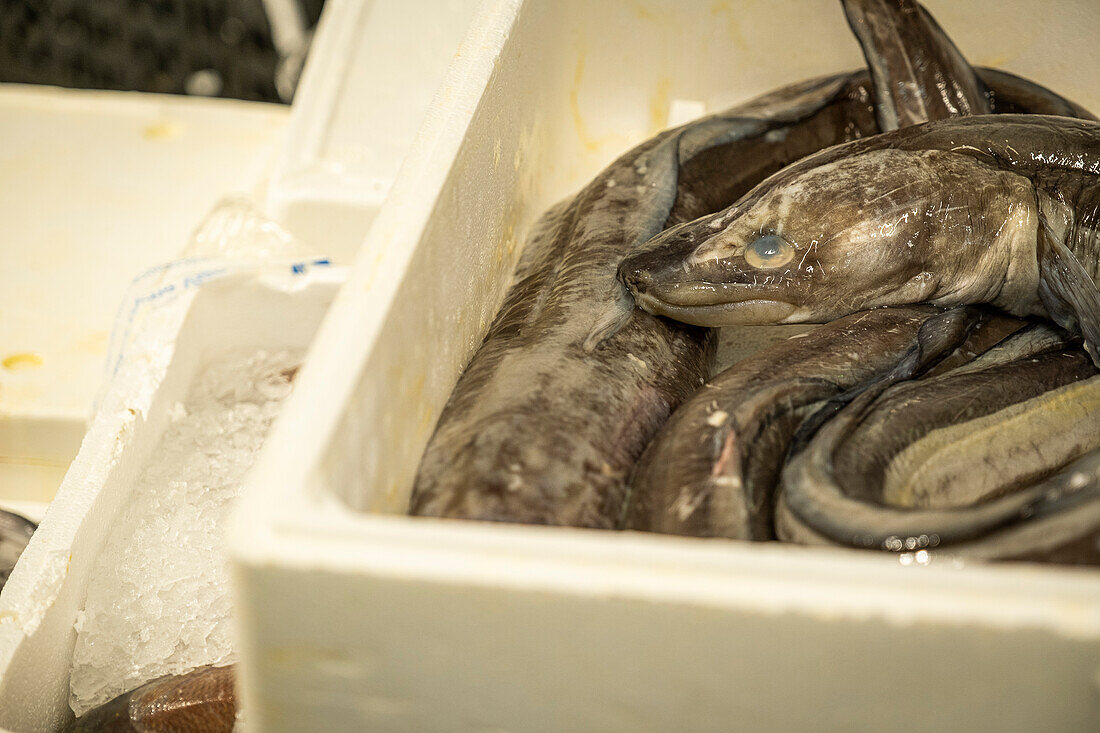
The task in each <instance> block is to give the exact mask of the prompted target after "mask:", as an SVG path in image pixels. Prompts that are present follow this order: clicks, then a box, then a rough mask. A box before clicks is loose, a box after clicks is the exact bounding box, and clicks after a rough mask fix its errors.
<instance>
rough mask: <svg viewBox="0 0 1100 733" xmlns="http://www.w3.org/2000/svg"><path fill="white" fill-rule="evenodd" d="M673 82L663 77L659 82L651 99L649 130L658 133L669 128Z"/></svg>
mask: <svg viewBox="0 0 1100 733" xmlns="http://www.w3.org/2000/svg"><path fill="white" fill-rule="evenodd" d="M671 89H672V80H671V79H669V78H668V77H667V76H662V77H661V78H660V79H658V80H657V87H656V89H654V90H653V96H652V97H650V98H649V129H650V130H652V131H654V132H658V131H660V130H663V129H665V128H666V127H668V109H669V101H670V95H669V91H670V90H671Z"/></svg>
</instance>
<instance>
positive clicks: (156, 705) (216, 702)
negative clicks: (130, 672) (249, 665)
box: [68, 665, 237, 733]
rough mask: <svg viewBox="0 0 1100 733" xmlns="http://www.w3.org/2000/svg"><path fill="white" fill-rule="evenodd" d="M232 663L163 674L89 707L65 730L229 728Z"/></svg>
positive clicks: (143, 732) (218, 732) (233, 704)
mask: <svg viewBox="0 0 1100 733" xmlns="http://www.w3.org/2000/svg"><path fill="white" fill-rule="evenodd" d="M235 675H236V666H235V665H229V666H225V667H200V668H199V669H196V670H194V671H192V672H188V673H186V674H181V675H168V676H166V677H161V678H160V679H156V680H153V681H152V682H148V683H146V684H144V685H142V686H141V687H138V688H136V689H133V690H131V691H130V692H127V693H125V694H122V695H119V696H118V697H116V698H115V699H113V700H110V701H108V702H106V703H104V704H102V705H100V706H99V707H97V708H94V709H92V710H89V711H88V712H86V713H84V715H81V716H80V717H79V718H77V719H76V721H75V722H73V723H72V725H71V726H70V727H69V728H68V731H69V732H70V733H154V731H172V733H231V731H232V730H233V725H234V723H235V722H236V715H237V697H236V690H235V687H234V676H235Z"/></svg>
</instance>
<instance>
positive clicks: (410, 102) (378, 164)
mask: <svg viewBox="0 0 1100 733" xmlns="http://www.w3.org/2000/svg"><path fill="white" fill-rule="evenodd" d="M477 6H478V3H477V0H329V2H328V3H327V4H326V6H325V11H324V13H323V14H322V15H321V20H320V23H319V24H318V27H317V31H316V33H315V35H314V39H313V43H312V46H311V48H310V51H309V56H308V59H307V61H306V66H305V69H304V70H303V74H302V81H301V84H300V86H299V87H298V90H297V92H296V93H295V97H294V109H293V113H292V115H291V121H290V129H289V130H288V133H287V139H286V144H285V148H284V151H283V154H282V155H281V156H280V158H279V161H278V163H277V164H276V169H275V171H274V173H273V175H272V177H271V181H270V183H269V186H268V194H267V208H268V210H269V212H270V213H271V214H272V216H274V217H275V218H276V219H278V220H279V222H280V223H281V224H282V225H283V227H285V228H286V229H287V230H288V231H289V232H290V233H291V234H293V235H294V236H295V237H297V238H298V239H299V240H300V241H301V242H303V243H305V244H306V245H309V246H312V247H314V248H315V249H316V250H317V251H318V252H323V253H324V254H325V255H326V256H327V257H329V258H331V259H332V260H333V261H335V262H340V263H345V262H350V261H351V260H352V259H353V257H354V256H355V252H356V251H357V249H358V247H359V245H360V244H361V243H362V241H363V236H364V235H365V234H366V232H367V229H368V228H369V227H370V223H371V221H372V220H373V219H374V216H375V215H376V214H377V212H378V209H379V207H380V206H381V205H382V201H383V200H385V197H386V194H387V193H388V192H389V190H390V186H392V185H393V181H394V178H396V177H397V171H398V169H399V168H400V167H401V161H402V160H404V158H405V153H406V152H408V149H409V147H410V146H411V145H412V143H413V138H414V137H415V136H416V131H417V129H418V128H419V127H420V122H421V120H422V119H423V117H424V114H425V112H427V110H428V106H429V104H430V103H431V101H432V97H433V95H434V94H435V91H436V89H437V88H438V87H439V85H440V83H441V82H442V81H443V76H444V74H445V73H446V71H447V68H448V65H449V64H450V62H451V59H452V58H453V57H454V54H455V51H456V49H457V48H458V45H459V43H460V42H461V41H462V37H463V36H464V35H465V33H466V29H467V27H468V26H469V24H470V21H471V19H472V18H473V15H474V12H475V10H476V9H477Z"/></svg>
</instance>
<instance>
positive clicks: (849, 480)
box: [777, 326, 1100, 558]
mask: <svg viewBox="0 0 1100 733" xmlns="http://www.w3.org/2000/svg"><path fill="white" fill-rule="evenodd" d="M1096 374H1097V371H1096V368H1095V367H1094V366H1093V365H1092V363H1091V361H1090V360H1089V358H1088V357H1087V355H1086V354H1085V353H1084V352H1083V351H1082V350H1081V349H1080V348H1074V347H1071V346H1069V345H1068V344H1067V341H1066V337H1065V335H1061V336H1059V335H1057V334H1055V333H1054V332H1053V331H1051V330H1050V329H1049V328H1048V327H1046V326H1037V327H1031V328H1028V329H1025V330H1023V331H1021V332H1019V333H1018V334H1016V335H1014V336H1012V337H1011V338H1010V339H1008V340H1007V341H1006V342H1005V343H1004V344H1003V345H1001V346H998V347H996V348H995V349H993V350H992V351H990V352H988V353H987V354H985V355H983V356H982V357H979V358H978V359H977V360H975V361H974V362H972V363H971V364H968V365H966V366H964V367H961V368H958V369H955V370H952V371H950V372H947V373H941V374H938V375H936V376H931V377H927V378H925V379H922V380H918V381H915V382H906V383H902V384H898V385H895V386H893V387H891V388H890V389H889V390H887V391H885V392H884V393H882V394H881V396H880V395H878V394H870V393H868V394H865V395H861V396H860V397H859V398H857V400H856V401H854V402H853V403H852V404H851V405H849V406H848V407H847V408H845V409H844V410H843V411H842V412H841V413H840V414H839V415H838V416H837V417H836V418H834V419H833V420H832V421H830V422H829V423H828V424H826V425H825V426H824V427H823V428H822V429H821V430H820V432H819V433H818V434H817V435H816V436H815V437H814V438H813V440H812V441H810V443H809V445H808V446H807V447H806V449H805V450H803V451H802V452H800V453H798V454H797V455H795V456H794V457H793V458H792V459H791V461H790V462H789V464H788V465H787V467H786V468H785V469H784V471H783V475H782V479H781V488H780V497H779V503H778V508H777V528H778V532H779V535H780V538H781V539H785V540H787V541H792V542H803V543H806V542H809V543H813V544H819V543H825V544H839V545H842V546H851V547H866V548H880V549H886V550H892V551H904V550H914V549H928V550H930V549H933V548H939V551H940V552H955V553H963V554H966V555H968V556H974V557H978V556H981V557H987V558H989V557H998V556H1000V557H1007V556H1009V555H1010V554H1013V553H1016V554H1027V553H1028V552H1029V551H1030V550H1029V548H1028V547H1027V546H1024V545H1017V546H1015V548H1014V549H1013V546H1012V544H1011V543H1007V541H1002V540H1004V538H1005V537H1008V536H1016V537H1017V538H1018V539H1020V538H1022V537H1025V536H1027V535H1034V533H1033V532H1032V530H1030V529H1025V528H1022V527H1023V525H1022V524H1021V522H1022V520H1024V519H1027V518H1028V517H1034V516H1036V515H1037V514H1047V515H1052V513H1056V514H1058V516H1057V517H1054V518H1053V519H1051V518H1048V520H1047V521H1048V524H1049V523H1050V522H1055V523H1060V524H1061V525H1064V526H1073V527H1076V528H1077V529H1080V527H1081V526H1082V525H1083V526H1084V527H1085V529H1086V530H1088V529H1089V527H1094V526H1100V525H1091V524H1090V523H1091V522H1092V520H1091V519H1089V512H1095V507H1093V506H1092V505H1091V504H1086V505H1085V508H1084V509H1081V508H1080V507H1078V506H1076V505H1073V502H1079V501H1080V499H1081V497H1078V498H1076V499H1074V500H1073V502H1071V501H1070V500H1069V499H1068V497H1067V496H1066V495H1065V494H1064V492H1052V487H1053V485H1052V484H1051V483H1050V481H1051V480H1053V479H1051V480H1045V477H1046V476H1049V475H1050V474H1051V473H1053V472H1054V471H1057V470H1058V469H1059V468H1060V467H1061V464H1063V463H1065V462H1066V461H1069V460H1074V459H1075V457H1079V456H1081V455H1082V454H1084V453H1087V452H1088V451H1090V450H1094V449H1095V448H1097V447H1100V439H1098V438H1097V436H1098V435H1100V433H1096V431H1095V430H1094V429H1093V428H1090V427H1089V426H1088V425H1086V424H1084V423H1080V422H1078V423H1073V421H1072V420H1071V419H1070V418H1072V417H1073V415H1074V414H1075V413H1074V411H1075V410H1076V411H1077V412H1080V411H1081V410H1082V409H1084V408H1082V407H1080V405H1081V403H1079V402H1078V401H1077V399H1078V398H1077V395H1078V393H1080V394H1083V395H1092V397H1090V399H1100V377H1096ZM1066 390H1073V392H1072V394H1069V393H1067V392H1066ZM1082 390H1083V391H1082ZM1087 412H1088V411H1087V410H1086V413H1087ZM1063 413H1064V414H1065V415H1066V416H1067V417H1066V421H1067V424H1071V423H1073V424H1074V425H1076V426H1078V427H1072V428H1070V429H1067V431H1066V433H1065V434H1064V435H1063V434H1062V433H1061V432H1050V431H1044V432H1043V434H1042V435H1041V436H1040V437H1041V439H1040V440H1038V441H1034V440H1032V439H1029V438H1028V437H1027V435H1028V434H1027V433H1026V431H1027V430H1030V429H1033V428H1032V426H1033V425H1035V424H1037V423H1036V422H1035V421H1036V420H1047V421H1049V420H1050V419H1054V418H1053V416H1055V415H1056V414H1057V415H1059V416H1060V415H1062V414H1063ZM1071 413H1072V414H1071ZM1079 418H1080V416H1077V419H1078V420H1079ZM1058 419H1061V418H1060V417H1059V418H1058ZM1013 420H1015V422H1011V421H1013ZM960 421H961V422H960ZM1009 429H1011V430H1013V431H1014V432H1008V430H1009ZM991 430H992V431H993V432H995V433H996V435H997V436H999V437H997V438H995V439H993V438H991V439H988V440H986V439H984V437H983V436H986V435H987V434H989V433H990V431H991ZM1021 430H1023V431H1025V433H1024V434H1022V435H1021V434H1020V431H1021ZM1071 430H1073V431H1076V432H1075V433H1072V436H1071ZM997 431H999V432H997ZM1082 431H1083V432H1082ZM956 434H958V435H959V436H965V437H964V439H966V440H977V439H980V441H981V446H980V451H979V453H980V455H976V456H975V457H974V460H973V461H964V462H962V463H961V464H960V463H957V462H954V463H953V462H951V461H950V460H947V458H949V457H950V454H951V453H952V451H955V447H956V446H957V445H958V440H959V437H955V436H956ZM975 436H977V437H975ZM1073 436H1076V437H1073ZM1044 440H1045V441H1046V442H1047V443H1048V444H1049V447H1047V448H1041V447H1040V445H1039V444H1040V443H1042V441H1044ZM926 444H927V445H929V449H928V450H924V452H923V457H922V455H921V453H919V452H918V453H917V454H915V458H916V460H917V462H916V463H913V459H912V458H909V454H911V453H912V452H913V449H914V448H917V449H918V450H919V449H921V448H923V447H924V446H925V445H926ZM944 448H946V449H947V452H946V453H945V452H944ZM965 449H966V450H967V451H969V450H970V447H969V446H965ZM966 455H967V456H969V455H970V453H967V454H966ZM974 465H982V466H983V467H984V468H985V470H984V471H983V472H982V475H980V476H978V477H977V478H978V479H981V480H979V481H976V480H975V478H976V477H975V474H974V471H973V466H974ZM898 477H901V478H902V479H904V480H903V481H901V483H900V484H899V483H898ZM936 477H938V478H936ZM930 479H935V480H931V481H930ZM944 479H947V484H946V485H947V486H949V487H950V488H949V489H948V490H943V488H942V486H943V485H944V484H943V480H944ZM1036 480H1038V483H1035V481H1036ZM891 484H893V485H894V487H900V490H899V488H893V489H892V488H891ZM909 485H912V488H906V486H909ZM1083 486H1084V484H1083V483H1082V484H1081V485H1078V486H1076V487H1075V488H1082V487H1083ZM955 487H962V488H965V489H966V492H965V493H960V492H959V491H957V490H956V489H955ZM1067 512H1069V513H1067ZM1017 525H1020V526H1017ZM1051 526H1053V525H1051ZM1077 529H1075V530H1074V536H1080V534H1081V532H1079V531H1077ZM1005 533H1010V534H1005ZM998 538H1000V539H998ZM1060 539H1066V537H1062V538H1053V537H1050V536H1049V534H1041V535H1039V536H1032V537H1031V540H1029V541H1030V542H1031V543H1032V549H1034V548H1035V547H1039V546H1042V545H1046V546H1050V545H1052V544H1057V543H1058V542H1059V541H1060ZM1040 540H1041V541H1040ZM1035 543H1038V544H1035ZM979 546H980V547H982V548H984V549H982V550H979V549H978V548H979ZM994 548H996V549H995V551H994ZM1017 551H1018V552H1017Z"/></svg>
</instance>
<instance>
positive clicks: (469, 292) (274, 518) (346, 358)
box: [230, 0, 1100, 731]
mask: <svg viewBox="0 0 1100 733" xmlns="http://www.w3.org/2000/svg"><path fill="white" fill-rule="evenodd" d="M927 4H928V6H929V9H930V10H931V12H932V13H933V14H934V15H935V16H936V17H937V19H938V20H939V21H940V22H941V24H942V25H943V27H944V28H946V29H947V31H948V32H949V33H950V34H951V35H952V37H953V38H954V39H955V41H956V42H957V44H958V45H959V46H960V48H962V49H963V51H964V52H965V53H966V54H967V56H968V57H969V59H970V60H971V61H972V62H974V63H978V64H983V63H984V64H992V65H997V66H1001V67H1004V68H1007V69H1009V70H1011V71H1014V72H1016V73H1020V74H1023V75H1025V76H1028V77H1031V78H1033V79H1035V80H1037V81H1039V82H1041V83H1044V84H1048V85H1050V86H1052V87H1053V88H1055V89H1057V90H1059V91H1061V92H1063V93H1064V94H1066V95H1067V96H1069V97H1071V98H1073V99H1075V100H1076V101H1078V102H1081V103H1083V104H1085V105H1087V106H1090V107H1092V108H1093V109H1100V87H1097V86H1096V84H1095V79H1096V77H1097V72H1100V46H1098V45H1097V44H1096V42H1095V32H1094V31H1095V30H1096V29H1097V28H1098V27H1100V5H1097V4H1095V3H1091V2H1088V1H1087V0H1082V1H1081V2H1074V3H1060V4H1050V3H1040V2H1033V1H1031V0H1026V1H1025V0H1015V1H1013V2H994V1H992V0H989V1H985V2H972V3H965V4H964V3H950V2H947V1H946V0H929V2H928V3H927ZM861 63H862V59H861V57H860V54H859V51H858V47H857V45H856V43H855V41H854V39H853V38H852V37H851V34H850V33H849V31H848V29H847V26H846V24H845V20H844V17H843V14H842V11H841V8H840V7H839V5H838V4H837V3H836V2H834V1H833V0H814V1H813V2H808V1H805V0H782V1H778V0H777V1H775V2H768V3H762V2H755V1H753V0H741V1H730V2H712V1H711V0H698V1H697V2H678V1H677V0H632V1H630V2H600V3H590V2H584V1H583V0H565V1H562V0H526V1H524V0H496V1H495V2H489V3H487V4H486V5H485V6H484V8H483V10H482V12H481V13H480V14H479V16H478V17H477V19H476V20H475V22H474V24H473V26H472V29H471V31H470V34H469V35H468V36H467V37H466V39H465V41H464V42H463V46H462V48H461V50H460V52H459V55H458V59H457V61H456V63H455V64H454V65H453V66H452V67H451V69H450V72H449V75H448V77H447V81H446V83H445V85H444V87H443V88H442V89H441V90H440V92H439V94H438V95H437V97H436V99H435V101H434V103H433V107H432V110H431V112H430V113H429V115H428V117H427V119H426V122H425V125H424V127H423V128H422V129H421V131H420V134H419V137H418V140H417V142H416V145H415V146H414V147H413V149H412V150H411V151H410V153H409V156H408V158H407V160H406V163H405V166H404V168H403V169H402V170H401V173H400V175H399V177H398V179H397V181H396V182H395V184H394V186H393V190H392V192H391V193H390V196H389V198H388V200H387V201H386V204H385V205H384V206H383V208H382V210H381V211H380V213H379V214H378V217H377V218H376V220H375V221H374V224H373V226H372V227H371V230H370V233H369V234H368V236H367V239H366V241H365V243H364V246H363V248H362V250H361V251H360V255H359V257H358V259H357V261H356V263H355V268H354V271H353V274H352V277H351V280H350V281H349V283H348V285H346V286H345V287H344V288H343V289H342V290H341V292H340V294H339V295H338V297H337V300H336V302H335V304H334V306H333V308H332V310H331V311H330V312H329V314H328V316H327V317H326V319H325V321H324V323H323V324H322V327H321V330H320V332H319V335H318V338H317V340H316V341H315V342H314V345H313V347H312V349H311V353H310V356H309V357H308V358H307V361H306V364H305V366H304V367H303V370H302V372H301V374H300V375H299V383H298V389H297V391H296V392H295V394H294V395H292V396H291V398H290V399H289V401H288V403H287V405H286V407H285V410H284V412H283V414H282V416H281V418H280V420H279V421H277V423H276V425H275V427H274V430H273V432H272V435H271V438H270V439H269V442H268V444H267V445H266V447H265V449H264V450H263V451H261V455H260V458H259V460H258V463H257V466H256V468H255V470H254V471H253V473H252V475H251V479H250V481H249V484H248V485H247V487H246V491H245V495H244V497H243V499H242V502H241V504H240V505H239V507H238V510H237V514H236V520H237V521H236V523H235V524H234V526H233V528H232V530H231V538H230V542H231V548H232V549H231V552H232V553H233V556H234V586H235V592H236V603H237V613H238V621H239V625H240V629H241V633H242V638H241V643H242V662H241V675H242V677H241V690H242V694H243V698H244V703H245V706H246V710H247V714H248V716H249V723H250V724H251V725H254V726H256V728H257V729H259V730H263V731H283V730H288V731H289V730H301V729H308V728H324V729H325V730H330V731H337V730H348V731H351V730H364V729H369V730H547V731H550V730H570V729H585V730H659V729H660V730H729V729H776V728H778V729H804V728H813V729H848V728H852V727H863V728H867V727H872V726H873V727H876V728H887V729H891V728H900V729H907V728H908V729H918V728H924V729H927V728H933V727H943V728H953V729H966V728H975V727H977V728H982V729H1006V730H1007V729H1048V730H1054V729H1057V730H1069V729H1084V728H1087V727H1089V726H1090V725H1094V724H1095V721H1096V720H1097V719H1098V716H1100V677H1098V674H1100V574H1097V573H1095V572H1090V571H1082V570H1074V569H1067V568H1055V567H1038V566H1027V565H1000V566H992V565H991V566H983V565H980V564H972V565H966V566H955V565H952V564H949V563H947V562H946V561H933V562H932V563H931V564H930V565H929V566H927V567H924V566H922V565H921V564H920V563H913V564H912V565H911V566H908V567H905V566H903V565H902V564H901V563H899V559H898V558H897V557H894V556H879V555H873V554H870V553H859V552H854V551H841V550H823V549H809V548H800V547H793V546H777V545H774V544H767V545H753V544H743V543H737V542H728V541H707V540H696V539H686V538H670V537H659V536H655V535H644V534H637V533H614V532H596V531H583V530H569V529H553V528H537V527H520V526H500V525H493V524H488V523H472V522H471V523H465V522H456V521H453V522H448V521H441V520H431V519H421V518H406V517H402V516H398V515H400V514H401V513H402V512H403V510H404V508H405V506H406V502H407V499H408V494H409V490H410V487H411V483H412V479H413V477H414V475H415V471H416V468H417V464H418V461H419V458H420V454H421V452H422V450H423V448H424V446H425V443H426V441H427V440H428V437H429V435H430V433H431V431H432V428H433V425H434V422H435V420H436V418H437V416H438V415H439V413H440V410H441V408H442V406H443V404H444V403H445V401H446V399H447V397H448V394H449V392H450V390H451V388H452V386H453V385H454V383H455V380H456V378H457V375H458V373H459V371H460V369H461V368H462V366H463V365H464V364H465V362H466V361H467V360H468V358H469V357H470V355H471V354H472V353H473V350H474V349H475V348H476V345H477V344H478V342H479V340H480V339H481V337H482V335H483V334H484V332H485V330H486V328H487V326H488V324H489V322H490V320H491V319H492V317H493V315H494V313H495V311H496V308H497V306H498V304H499V302H500V300H501V298H502V294H503V293H504V291H505V289H506V287H507V285H508V280H509V274H510V272H511V270H512V268H513V263H514V261H515V258H516V249H517V245H518V243H519V242H521V241H522V239H523V236H524V234H525V232H526V230H527V229H528V228H529V226H530V224H531V222H532V221H533V219H534V218H535V217H536V216H537V215H538V214H539V213H540V212H542V211H543V210H545V209H546V208H547V207H548V206H550V205H551V204H552V203H553V202H554V201H555V200H557V199H558V198H559V197H561V196H564V195H566V194H567V193H569V192H571V191H573V190H576V189H577V188H578V187H579V186H580V185H582V184H583V183H584V182H585V181H586V180H588V179H589V178H590V177H591V176H592V175H594V174H595V173H596V172H597V171H598V170H599V169H600V168H601V167H602V166H604V165H606V164H607V163H608V162H609V161H610V160H611V159H613V158H614V157H615V156H616V155H618V154H619V153H621V152H623V151H625V150H626V149H628V148H629V147H630V146H631V145H632V144H634V143H637V142H639V141H640V140H642V139H644V138H645V137H646V136H649V135H651V134H653V133H654V132H656V131H657V130H659V129H661V128H662V127H663V126H664V125H665V124H666V122H667V119H666V118H667V115H668V114H669V110H670V108H675V109H676V110H679V112H677V115H678V116H680V114H681V112H682V111H683V110H684V109H693V110H695V112H698V111H699V110H700V109H701V108H705V109H706V110H707V111H716V110H718V109H721V108H722V107H724V106H726V105H729V104H731V103H734V102H737V101H740V100H743V99H745V98H748V97H750V96H752V95H755V94H758V93H761V92H763V91H766V90H768V89H771V88H774V87H778V86H780V85H783V84H786V83H789V82H793V81H796V80H800V79H803V78H808V77H812V76H817V75H820V74H823V73H827V72H831V71H834V70H842V69H847V68H854V67H857V66H859V65H861ZM677 100H679V101H678V102H677V104H675V105H674V104H673V102H674V101H677ZM356 510H362V511H356ZM910 559H912V558H910Z"/></svg>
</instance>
